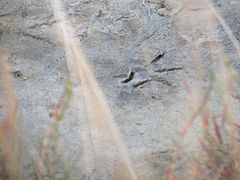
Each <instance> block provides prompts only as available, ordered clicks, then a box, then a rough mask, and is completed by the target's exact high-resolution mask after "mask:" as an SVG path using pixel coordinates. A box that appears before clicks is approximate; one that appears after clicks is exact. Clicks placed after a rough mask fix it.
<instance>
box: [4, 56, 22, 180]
mask: <svg viewBox="0 0 240 180" xmlns="http://www.w3.org/2000/svg"><path fill="white" fill-rule="evenodd" d="M8 59H9V55H8V54H7V53H2V54H1V60H0V72H1V74H0V77H1V78H0V80H1V86H2V89H3V95H4V96H3V98H4V105H3V107H2V108H3V109H4V111H5V118H6V120H5V121H4V122H3V123H1V126H0V132H1V133H0V148H1V150H2V157H1V160H2V162H3V163H4V164H1V170H4V169H3V168H5V171H6V172H1V173H5V174H6V175H7V176H8V178H9V179H10V180H20V179H21V170H20V155H19V149H20V147H19V146H20V144H19V140H20V137H19V126H18V100H17V96H16V91H15V90H16V87H15V85H14V79H13V76H12V73H11V67H10V65H9V64H8V62H7V61H8Z"/></svg>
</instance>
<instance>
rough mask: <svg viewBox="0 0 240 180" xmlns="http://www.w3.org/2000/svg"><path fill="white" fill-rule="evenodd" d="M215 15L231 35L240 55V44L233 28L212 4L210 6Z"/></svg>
mask: <svg viewBox="0 0 240 180" xmlns="http://www.w3.org/2000/svg"><path fill="white" fill-rule="evenodd" d="M210 9H211V11H212V13H213V15H214V16H215V17H216V19H217V20H218V22H219V23H220V24H221V26H222V27H223V29H224V31H225V32H226V33H227V35H228V36H229V38H230V40H231V41H232V43H233V46H234V47H235V49H236V51H237V54H238V56H239V57H240V45H239V42H238V40H237V39H236V37H235V36H234V34H233V32H232V30H231V28H230V27H229V26H228V25H227V23H226V21H225V20H224V19H223V18H222V16H221V15H220V14H219V13H218V11H217V10H216V9H215V8H214V6H213V5H212V6H211V7H210Z"/></svg>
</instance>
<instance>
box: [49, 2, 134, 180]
mask: <svg viewBox="0 0 240 180" xmlns="http://www.w3.org/2000/svg"><path fill="white" fill-rule="evenodd" d="M51 2H52V8H53V11H54V15H55V18H56V20H57V22H58V26H59V30H60V32H61V37H62V42H63V45H64V48H65V52H66V56H67V59H68V61H67V63H68V68H69V71H70V72H72V73H74V74H76V75H77V78H78V80H80V82H81V86H82V89H83V94H84V98H85V103H86V105H87V110H88V113H89V121H90V123H91V127H92V128H95V129H97V131H98V134H99V136H100V138H102V140H103V141H102V143H108V142H112V143H113V144H114V146H116V147H117V148H118V151H119V153H120V156H121V160H122V161H123V164H124V166H125V168H124V169H125V173H126V174H129V176H128V177H129V179H133V180H135V179H137V177H136V174H135V172H134V170H133V167H132V165H131V162H130V159H129V157H128V153H127V149H126V147H125V145H124V143H123V141H122V139H121V136H120V133H119V130H118V128H117V125H116V124H115V122H114V119H113V116H112V114H111V112H110V109H109V108H108V105H107V103H106V100H105V98H104V95H103V93H102V91H101V89H100V87H99V86H98V83H97V81H96V79H95V78H94V75H93V73H92V72H91V70H90V68H89V66H88V63H87V60H86V57H85V56H84V54H83V52H82V49H81V47H80V42H79V40H78V39H77V38H76V36H75V32H74V29H73V27H72V25H71V24H70V23H69V22H68V21H67V20H66V17H65V14H64V11H63V5H62V2H61V1H60V0H52V1H51ZM95 138H99V137H95ZM113 144H112V145H113ZM104 148H108V147H104Z"/></svg>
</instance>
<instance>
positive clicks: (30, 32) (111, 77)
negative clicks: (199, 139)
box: [0, 0, 240, 180]
mask: <svg viewBox="0 0 240 180" xmlns="http://www.w3.org/2000/svg"><path fill="white" fill-rule="evenodd" d="M64 3H65V9H66V14H67V15H68V20H69V21H70V22H71V23H72V25H73V27H74V29H75V31H76V36H77V37H78V38H79V40H80V42H81V45H82V48H83V50H84V53H85V55H86V57H87V59H88V60H89V64H90V67H91V69H92V71H93V72H94V74H95V77H96V79H97V81H98V83H99V85H100V87H101V89H102V91H103V93H104V95H105V98H106V100H107V103H108V105H109V107H110V109H111V111H112V114H113V116H114V119H115V122H116V124H117V125H118V128H119V130H120V132H121V135H122V137H123V140H124V142H125V144H126V146H127V148H128V151H129V154H130V158H131V159H132V161H133V167H134V169H135V170H136V174H137V176H138V178H139V179H157V177H158V176H159V174H161V173H162V172H163V169H164V168H165V167H166V165H167V162H168V160H169V157H170V156H171V153H172V152H173V151H174V149H175V147H174V145H173V141H172V140H173V139H178V136H179V134H178V133H179V131H180V130H181V128H182V127H183V126H184V124H185V123H186V121H187V120H188V117H189V115H190V114H191V112H192V105H191V103H189V101H188V99H187V95H186V91H185V90H184V88H183V82H182V79H181V78H182V77H185V78H186V79H188V81H189V84H190V86H191V87H192V89H193V93H194V95H196V97H197V99H196V101H197V102H198V101H200V99H201V95H202V92H203V90H204V89H206V87H207V86H208V80H209V73H208V68H209V67H212V68H215V67H216V64H217V63H216V62H217V60H218V59H219V58H223V54H224V57H226V58H228V59H230V60H231V65H232V67H233V68H234V69H235V70H236V71H237V72H238V73H239V72H240V71H239V57H238V56H237V52H236V49H235V48H234V47H233V45H232V43H231V41H230V40H229V38H228V36H227V34H226V33H225V32H224V30H223V28H222V27H221V26H220V25H219V23H218V21H217V20H216V19H214V18H212V19H209V14H210V13H211V12H210V8H209V7H206V6H205V4H204V3H202V4H199V3H197V2H196V3H194V2H192V3H189V4H187V5H186V3H185V2H183V1H182V2H179V1H174V0H171V1H157V0H148V1H145V2H144V1H140V0H115V1H110V0H81V1H79V0H64ZM213 6H214V8H216V9H217V10H218V12H219V13H220V14H221V15H222V16H223V18H224V19H225V20H226V22H227V24H228V25H229V26H230V28H231V29H232V31H233V33H234V35H235V36H236V38H237V40H238V41H239V39H240V20H239V19H240V14H239V12H240V11H239V10H240V3H239V2H238V0H227V1H226V0H225V1H224V0H219V1H214V2H213ZM208 21H209V23H208ZM209 24H210V25H209ZM209 32H210V33H209ZM0 42H1V44H0V48H1V50H3V51H7V52H9V53H10V56H11V58H10V62H11V64H12V68H13V74H14V77H15V82H16V86H17V94H18V98H19V103H20V104H19V106H20V116H21V121H20V122H21V132H22V153H23V156H22V159H23V169H24V179H26V180H28V179H29V180H32V179H35V178H36V177H35V174H33V173H32V172H33V164H34V162H33V161H32V159H31V157H29V151H30V150H31V151H32V150H33V149H35V150H36V152H37V151H38V150H39V146H40V141H41V139H42V138H43V134H44V132H45V131H46V128H47V126H48V123H49V122H51V121H52V118H51V117H50V116H49V114H51V112H52V111H53V109H54V107H55V105H56V104H57V103H58V99H59V98H60V97H61V95H62V93H63V90H64V84H65V80H66V79H67V76H68V72H67V67H66V61H67V60H66V57H65V53H64V50H63V48H62V47H61V35H60V36H59V35H58V34H57V26H56V20H55V19H54V16H53V13H52V10H51V6H50V4H48V3H45V2H44V1H43V0H39V1H32V2H31V1H29V0H24V1H22V0H21V1H20V0H19V1H17V0H14V1H10V0H9V1H8V0H1V1H0ZM219 44H221V47H220V46H219ZM219 47H220V48H219ZM131 72H133V73H134V76H133V78H132V79H131V80H127V78H128V76H129V74H130V73H131ZM149 79H151V81H149V82H147V83H144V84H141V83H142V82H144V81H145V80H149ZM155 79H157V80H155ZM212 95H213V97H214V96H215V93H214V92H212ZM213 99H214V98H213ZM216 101H217V100H216ZM1 103H2V102H1V99H0V105H1ZM236 103H237V102H236ZM210 106H212V107H213V108H214V109H215V110H216V113H219V112H218V109H217V102H215V100H213V102H211V103H210ZM236 107H238V106H236ZM0 108H1V106H0ZM233 111H234V113H235V114H236V115H237V117H239V111H238V109H233ZM59 129H60V130H59V133H60V142H59V148H58V149H59V150H58V153H59V156H61V158H62V159H63V161H64V162H66V164H67V166H68V167H69V169H71V173H72V174H73V177H74V178H73V179H76V180H77V179H88V178H89V176H91V177H93V179H101V178H98V175H97V170H98V169H102V168H106V169H108V170H109V173H108V174H107V177H106V178H105V179H115V173H114V172H111V171H112V169H114V168H113V167H115V166H118V165H117V163H116V161H114V159H115V158H116V156H118V155H117V154H116V153H115V152H114V151H113V152H111V151H110V150H109V151H107V152H108V156H109V157H111V158H112V161H106V162H102V161H100V162H98V161H99V160H98V159H97V158H96V157H98V156H96V157H95V158H94V157H91V156H94V154H95V155H96V154H98V155H101V151H103V150H104V149H101V148H98V145H93V147H94V148H93V149H92V148H91V143H93V144H94V142H95V141H94V132H92V133H91V132H90V133H89V128H88V120H87V115H86V108H85V105H84V100H83V97H82V92H81V84H80V83H79V82H78V81H74V82H73V97H72V99H71V102H70V107H69V108H68V110H67V112H66V114H65V119H64V120H63V121H62V122H61V124H60V127H59ZM198 129H199V127H198V126H197V125H196V127H194V128H193V130H192V131H193V132H190V133H189V135H188V136H187V137H186V141H187V142H190V143H193V142H195V134H197V132H198V131H197V130H198ZM86 139H87V140H89V141H91V142H88V143H84V142H85V141H86ZM193 144H194V143H193ZM105 155H106V154H105ZM86 157H91V158H92V160H93V161H94V162H96V163H95V166H96V167H93V166H94V165H93V166H92V165H91V164H90V165H86V164H84V162H85V160H86ZM109 157H108V158H109ZM108 158H106V159H108ZM111 158H110V159H111ZM59 171H61V170H59ZM59 173H60V174H61V172H56V174H59ZM56 179H57V178H56ZM59 179H60V178H59ZM103 179H104V178H103Z"/></svg>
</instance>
